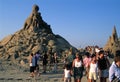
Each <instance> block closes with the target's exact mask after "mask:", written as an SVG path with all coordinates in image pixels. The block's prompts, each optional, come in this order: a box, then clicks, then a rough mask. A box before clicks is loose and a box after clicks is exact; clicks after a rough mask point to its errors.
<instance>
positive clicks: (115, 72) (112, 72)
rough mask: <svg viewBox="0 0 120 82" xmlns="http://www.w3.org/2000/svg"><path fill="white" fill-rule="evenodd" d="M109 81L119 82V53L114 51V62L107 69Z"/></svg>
mask: <svg viewBox="0 0 120 82" xmlns="http://www.w3.org/2000/svg"><path fill="white" fill-rule="evenodd" d="M109 81H110V82H120V52H119V51H116V54H115V58H114V61H113V63H112V65H111V66H110V69H109Z"/></svg>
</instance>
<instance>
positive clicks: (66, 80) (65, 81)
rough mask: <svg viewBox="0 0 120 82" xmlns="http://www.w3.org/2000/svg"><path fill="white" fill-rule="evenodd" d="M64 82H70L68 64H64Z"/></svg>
mask: <svg viewBox="0 0 120 82" xmlns="http://www.w3.org/2000/svg"><path fill="white" fill-rule="evenodd" d="M64 82H71V69H70V65H69V64H65V66H64Z"/></svg>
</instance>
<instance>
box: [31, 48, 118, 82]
mask: <svg viewBox="0 0 120 82" xmlns="http://www.w3.org/2000/svg"><path fill="white" fill-rule="evenodd" d="M91 50H92V52H91ZM91 50H90V49H89V48H86V52H85V53H84V55H81V54H80V52H76V53H73V50H72V49H70V50H69V51H68V52H66V55H65V58H64V76H63V81H64V82H72V80H71V77H73V78H74V82H81V79H82V77H83V75H85V76H86V79H87V81H88V82H96V81H97V80H99V82H107V78H108V79H109V82H120V50H118V51H116V54H115V57H114V61H113V62H112V63H110V61H109V57H108V53H106V52H105V51H104V50H103V49H102V48H98V47H94V49H91ZM48 55H49V53H48V52H45V53H44V55H42V56H41V55H40V53H39V52H37V53H35V54H31V55H30V76H32V77H34V76H36V75H40V73H39V65H38V60H40V59H42V61H43V73H46V65H47V64H50V65H49V66H50V68H51V63H53V66H54V67H53V71H54V72H55V73H56V72H57V63H58V56H57V53H56V52H55V53H54V54H53V56H52V58H51V56H50V57H48ZM48 59H51V60H52V61H48ZM50 68H49V69H50Z"/></svg>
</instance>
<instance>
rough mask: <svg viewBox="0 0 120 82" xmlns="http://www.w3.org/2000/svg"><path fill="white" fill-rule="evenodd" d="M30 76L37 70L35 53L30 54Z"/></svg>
mask: <svg viewBox="0 0 120 82" xmlns="http://www.w3.org/2000/svg"><path fill="white" fill-rule="evenodd" d="M29 61H30V77H34V75H35V74H34V70H35V57H34V55H33V53H31V54H30V59H29Z"/></svg>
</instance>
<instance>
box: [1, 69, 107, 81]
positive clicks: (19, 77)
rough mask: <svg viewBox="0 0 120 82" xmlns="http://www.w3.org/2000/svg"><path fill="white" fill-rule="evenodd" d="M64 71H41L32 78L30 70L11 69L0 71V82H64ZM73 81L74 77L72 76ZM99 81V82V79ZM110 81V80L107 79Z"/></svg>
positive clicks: (84, 79) (84, 77)
mask: <svg viewBox="0 0 120 82" xmlns="http://www.w3.org/2000/svg"><path fill="white" fill-rule="evenodd" d="M62 77H63V73H62V72H59V73H50V72H47V73H46V74H43V73H41V75H40V76H37V77H33V78H30V77H29V72H18V71H15V70H10V71H9V72H5V71H0V82H63V81H62ZM72 82H74V79H73V77H72ZM82 82H87V79H86V76H83V78H82ZM97 82H99V81H98V80H97ZM107 82H108V81H107Z"/></svg>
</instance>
